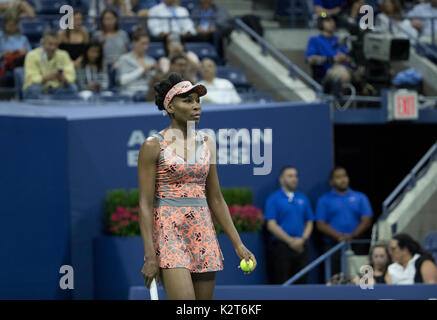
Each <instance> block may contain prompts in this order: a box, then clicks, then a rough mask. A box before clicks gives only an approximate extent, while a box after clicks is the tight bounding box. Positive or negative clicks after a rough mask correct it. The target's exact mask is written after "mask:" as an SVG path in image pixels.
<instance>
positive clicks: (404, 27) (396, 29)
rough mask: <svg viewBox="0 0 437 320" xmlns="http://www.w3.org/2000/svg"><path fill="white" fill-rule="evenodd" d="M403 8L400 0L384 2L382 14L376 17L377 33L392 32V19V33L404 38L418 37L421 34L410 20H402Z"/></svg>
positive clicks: (384, 0) (386, 0) (385, 0)
mask: <svg viewBox="0 0 437 320" xmlns="http://www.w3.org/2000/svg"><path fill="white" fill-rule="evenodd" d="M401 16H402V6H401V4H400V2H399V0H383V2H382V4H381V13H380V14H378V15H377V16H376V21H375V31H379V32H390V19H391V20H392V29H391V32H392V33H393V34H394V35H395V36H397V37H402V38H408V36H413V37H417V36H418V35H419V33H418V32H417V30H416V29H415V28H414V27H413V25H412V24H411V21H410V20H408V19H402V18H401Z"/></svg>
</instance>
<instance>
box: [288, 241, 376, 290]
mask: <svg viewBox="0 0 437 320" xmlns="http://www.w3.org/2000/svg"><path fill="white" fill-rule="evenodd" d="M360 243H361V244H363V243H370V240H368V239H354V240H350V241H342V242H340V243H338V244H337V245H335V246H334V247H332V248H331V249H329V250H328V251H326V252H325V253H324V254H322V255H321V256H320V257H318V258H317V259H316V260H314V261H313V262H311V263H310V264H309V265H307V266H306V267H305V268H303V269H302V270H300V271H299V272H298V273H296V274H295V275H294V276H292V277H291V278H290V279H288V280H287V281H285V282H284V283H283V284H282V286H288V285H290V284H293V283H294V282H296V281H297V280H298V279H299V278H301V277H303V276H304V275H305V274H307V273H308V272H310V271H311V270H313V269H314V268H316V267H317V266H318V265H319V264H321V263H322V262H323V263H324V264H325V283H328V282H329V281H330V279H331V270H332V268H331V257H332V255H333V254H335V253H336V252H337V251H339V250H340V251H341V256H340V257H341V258H340V259H341V272H342V273H343V275H344V276H345V277H347V275H348V271H347V262H346V251H348V250H351V244H360Z"/></svg>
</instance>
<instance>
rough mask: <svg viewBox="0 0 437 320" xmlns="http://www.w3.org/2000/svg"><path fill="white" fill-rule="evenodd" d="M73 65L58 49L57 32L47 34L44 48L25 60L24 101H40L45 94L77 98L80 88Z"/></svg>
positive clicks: (63, 52) (48, 31) (64, 52)
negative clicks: (67, 95)
mask: <svg viewBox="0 0 437 320" xmlns="http://www.w3.org/2000/svg"><path fill="white" fill-rule="evenodd" d="M75 80H76V72H75V70H74V64H73V61H71V59H70V56H69V55H68V53H67V52H66V51H64V50H61V49H58V38H57V32H56V31H54V30H46V31H45V32H44V34H43V37H42V46H41V47H39V48H36V49H33V50H32V51H30V52H29V53H28V54H27V55H26V58H25V60H24V85H23V98H24V99H38V97H39V96H40V95H41V94H46V93H48V94H58V93H60V94H62V93H65V94H75V93H77V86H76V84H75V83H74V82H75Z"/></svg>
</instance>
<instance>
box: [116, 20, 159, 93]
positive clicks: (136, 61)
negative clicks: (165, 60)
mask: <svg viewBox="0 0 437 320" xmlns="http://www.w3.org/2000/svg"><path fill="white" fill-rule="evenodd" d="M132 41H133V50H132V51H131V52H129V53H126V54H124V55H122V56H121V57H120V60H119V63H118V70H117V72H118V79H119V83H120V86H121V87H120V93H122V94H125V95H128V96H133V95H134V94H135V93H136V92H137V91H147V89H148V84H149V82H150V79H151V78H152V76H153V75H154V73H155V69H156V68H157V66H156V65H157V62H156V60H155V59H153V58H152V57H149V56H146V52H147V48H148V47H149V43H150V39H149V36H148V35H147V33H146V32H145V31H144V30H142V29H141V28H139V29H138V30H136V31H135V32H134V34H133V35H132ZM146 94H147V92H146Z"/></svg>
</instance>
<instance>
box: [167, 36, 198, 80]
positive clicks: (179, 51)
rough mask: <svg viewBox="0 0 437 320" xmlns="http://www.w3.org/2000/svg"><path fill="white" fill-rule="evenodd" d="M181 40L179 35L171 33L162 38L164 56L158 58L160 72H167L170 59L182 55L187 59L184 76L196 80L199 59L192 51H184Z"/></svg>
mask: <svg viewBox="0 0 437 320" xmlns="http://www.w3.org/2000/svg"><path fill="white" fill-rule="evenodd" d="M182 41H183V40H182V39H181V37H180V36H179V35H178V34H176V33H172V34H170V35H167V36H166V37H165V38H164V50H165V55H166V56H165V57H162V58H160V59H159V69H160V71H161V72H162V73H167V72H168V71H169V69H170V60H171V58H173V57H176V56H180V55H182V56H184V57H185V58H186V59H187V61H188V67H187V71H186V73H185V76H188V78H189V79H191V80H193V81H194V82H197V73H198V72H199V70H200V60H199V57H198V56H197V54H195V53H194V52H193V51H185V47H184V44H183V42H182Z"/></svg>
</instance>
